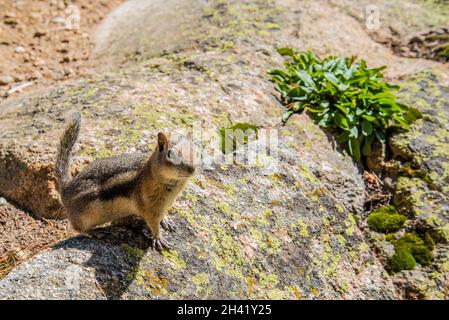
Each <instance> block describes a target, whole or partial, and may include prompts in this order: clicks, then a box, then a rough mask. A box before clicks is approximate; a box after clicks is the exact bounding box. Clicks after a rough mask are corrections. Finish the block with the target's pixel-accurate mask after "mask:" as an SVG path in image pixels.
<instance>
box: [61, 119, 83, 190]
mask: <svg viewBox="0 0 449 320" xmlns="http://www.w3.org/2000/svg"><path fill="white" fill-rule="evenodd" d="M80 125H81V114H80V113H79V112H75V113H73V114H72V116H71V117H70V120H69V122H68V123H67V126H66V129H65V130H64V133H63V134H62V137H61V141H60V143H59V148H58V157H57V159H56V180H57V181H58V188H59V190H60V191H61V190H62V189H63V188H64V186H65V185H67V183H69V182H70V180H71V179H72V174H71V173H70V164H71V162H72V149H73V146H74V145H75V142H76V139H77V138H78V135H79V133H80Z"/></svg>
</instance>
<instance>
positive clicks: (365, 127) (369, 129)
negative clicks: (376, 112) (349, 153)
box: [362, 120, 373, 136]
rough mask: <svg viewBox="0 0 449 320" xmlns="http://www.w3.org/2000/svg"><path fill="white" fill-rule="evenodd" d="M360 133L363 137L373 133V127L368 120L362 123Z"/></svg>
mask: <svg viewBox="0 0 449 320" xmlns="http://www.w3.org/2000/svg"><path fill="white" fill-rule="evenodd" d="M362 133H363V135H364V136H370V135H371V134H372V133H373V125H372V124H371V122H369V121H368V120H363V122H362Z"/></svg>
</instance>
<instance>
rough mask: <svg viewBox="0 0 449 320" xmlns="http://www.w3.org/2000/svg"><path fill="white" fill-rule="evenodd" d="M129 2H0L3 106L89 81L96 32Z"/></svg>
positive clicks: (61, 0)
mask: <svg viewBox="0 0 449 320" xmlns="http://www.w3.org/2000/svg"><path fill="white" fill-rule="evenodd" d="M122 2H123V0H49V1H25V0H21V1H20V0H19V1H10V0H0V101H2V100H4V99H5V98H6V97H8V96H11V95H17V94H18V93H19V92H20V91H23V90H36V89H39V88H41V87H45V86H48V85H51V84H54V83H56V82H59V81H63V80H68V79H75V78H79V77H88V76H89V74H90V71H89V69H90V68H89V67H90V65H89V58H90V56H91V52H92V49H93V41H92V37H93V30H94V28H95V27H96V26H97V25H98V24H99V23H100V22H101V21H102V19H103V18H104V17H105V16H106V14H107V13H109V12H110V11H111V9H112V8H114V7H116V6H117V5H119V4H120V3H122Z"/></svg>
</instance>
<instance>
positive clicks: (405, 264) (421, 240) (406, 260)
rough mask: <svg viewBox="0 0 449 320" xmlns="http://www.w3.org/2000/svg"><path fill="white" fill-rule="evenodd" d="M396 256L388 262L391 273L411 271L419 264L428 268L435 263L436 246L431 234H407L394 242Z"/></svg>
mask: <svg viewBox="0 0 449 320" xmlns="http://www.w3.org/2000/svg"><path fill="white" fill-rule="evenodd" d="M391 243H392V244H393V245H394V248H395V251H396V252H395V254H394V255H393V256H392V257H391V258H390V259H389V261H388V269H389V270H390V271H391V272H393V273H394V272H399V271H401V270H411V269H413V268H414V267H415V266H416V263H419V264H420V265H422V266H428V265H430V264H431V263H432V261H433V255H432V250H433V248H434V246H435V244H434V242H433V240H432V238H431V237H430V236H429V234H424V235H419V234H417V233H416V232H409V233H406V234H405V235H404V236H403V237H402V238H399V239H397V240H392V241H391Z"/></svg>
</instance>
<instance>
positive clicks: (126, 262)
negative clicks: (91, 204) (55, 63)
mask: <svg viewBox="0 0 449 320" xmlns="http://www.w3.org/2000/svg"><path fill="white" fill-rule="evenodd" d="M150 244H151V239H150V231H149V230H148V228H147V227H146V225H145V223H144V222H143V221H141V220H137V219H133V220H128V221H126V222H123V221H122V222H121V223H115V224H114V225H113V226H108V227H102V228H98V229H95V230H92V231H91V232H90V233H89V235H88V236H84V235H82V236H78V237H74V238H72V239H69V240H67V241H64V242H62V243H59V244H57V245H55V246H54V247H53V249H77V250H82V251H87V252H89V253H90V254H91V257H90V258H89V260H88V261H85V262H82V265H83V266H84V267H88V268H93V269H95V278H96V281H97V284H98V286H99V287H100V289H101V290H102V291H103V293H104V295H105V297H106V298H107V299H111V300H113V299H120V298H121V297H122V295H123V293H124V292H126V290H127V288H128V287H129V285H130V284H131V283H132V282H133V280H134V279H135V276H136V272H137V270H138V266H139V263H140V261H141V259H142V255H136V254H132V253H131V252H130V249H131V248H132V250H142V252H145V251H146V250H148V249H150ZM150 250H152V249H150Z"/></svg>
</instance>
